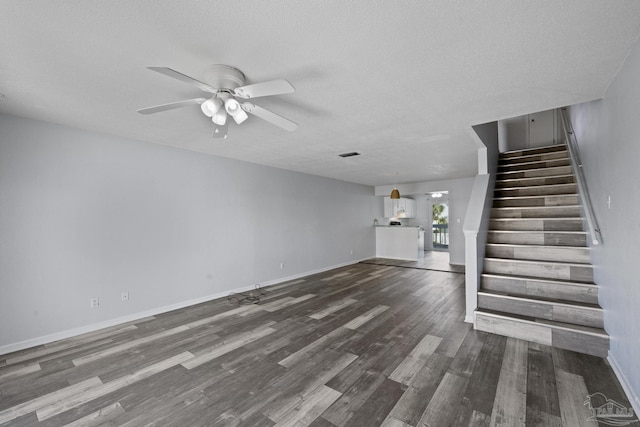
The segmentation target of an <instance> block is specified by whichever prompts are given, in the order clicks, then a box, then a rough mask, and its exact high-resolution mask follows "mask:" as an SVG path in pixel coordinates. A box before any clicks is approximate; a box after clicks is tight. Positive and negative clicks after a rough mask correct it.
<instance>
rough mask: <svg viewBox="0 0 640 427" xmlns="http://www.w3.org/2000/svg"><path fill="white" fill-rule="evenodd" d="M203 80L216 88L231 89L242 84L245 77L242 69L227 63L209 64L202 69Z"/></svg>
mask: <svg viewBox="0 0 640 427" xmlns="http://www.w3.org/2000/svg"><path fill="white" fill-rule="evenodd" d="M203 80H204V82H205V83H207V84H208V85H210V86H212V87H215V88H217V89H222V90H224V89H228V90H230V91H232V90H233V89H235V88H237V87H240V86H244V83H245V81H246V78H245V76H244V74H243V73H242V71H240V70H238V69H237V68H233V67H230V66H228V65H221V64H216V65H211V66H209V67H207V69H206V70H205V71H204V78H203Z"/></svg>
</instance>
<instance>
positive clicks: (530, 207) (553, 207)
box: [491, 196, 580, 219]
mask: <svg viewBox="0 0 640 427" xmlns="http://www.w3.org/2000/svg"><path fill="white" fill-rule="evenodd" d="M528 197H531V196H528ZM537 197H540V196H537ZM579 207H580V205H562V206H494V207H491V209H543V208H544V209H566V208H579ZM554 218H555V217H554ZM492 219H493V218H492ZM496 219H497V218H496ZM509 219H511V218H509ZM513 219H524V218H513ZM535 219H541V218H535ZM550 219H551V218H550Z"/></svg>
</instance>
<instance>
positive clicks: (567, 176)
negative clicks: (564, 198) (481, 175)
mask: <svg viewBox="0 0 640 427" xmlns="http://www.w3.org/2000/svg"><path fill="white" fill-rule="evenodd" d="M503 173H506V172H503ZM546 178H574V179H575V177H574V176H573V174H572V173H563V174H562V175H553V176H536V177H528V178H509V179H496V182H507V181H527V180H533V179H546ZM568 184H572V183H568Z"/></svg>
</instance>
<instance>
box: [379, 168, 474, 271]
mask: <svg viewBox="0 0 640 427" xmlns="http://www.w3.org/2000/svg"><path fill="white" fill-rule="evenodd" d="M473 180H474V178H460V179H448V180H442V181H428V182H416V183H412V184H398V185H397V187H398V190H399V191H400V195H401V196H402V197H412V198H414V199H416V200H418V202H417V210H418V214H417V217H416V218H415V219H414V220H412V221H411V222H409V224H411V225H422V226H423V227H426V228H427V229H428V228H429V227H430V225H429V224H430V222H429V221H428V218H430V216H431V211H430V210H428V209H431V207H430V204H429V203H428V202H427V200H426V197H427V196H426V194H427V193H431V192H434V191H448V192H449V262H450V263H452V264H464V233H463V232H462V223H463V221H464V216H465V214H466V212H467V205H468V204H469V198H470V197H471V189H472V188H473ZM394 187H396V186H394V185H381V186H377V187H376V189H375V194H376V196H388V195H389V194H391V190H393V188H394ZM421 199H422V200H421ZM377 204H378V206H383V197H378V201H377ZM426 238H427V234H426V233H425V239H426Z"/></svg>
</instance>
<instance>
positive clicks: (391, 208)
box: [384, 197, 417, 218]
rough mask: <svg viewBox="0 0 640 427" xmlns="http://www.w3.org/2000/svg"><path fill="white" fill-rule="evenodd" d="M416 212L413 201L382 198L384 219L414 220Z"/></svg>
mask: <svg viewBox="0 0 640 427" xmlns="http://www.w3.org/2000/svg"><path fill="white" fill-rule="evenodd" d="M416 210H417V209H416V201H415V200H413V199H408V198H406V197H401V198H400V199H391V198H390V197H385V198H384V217H385V218H415V217H416Z"/></svg>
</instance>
